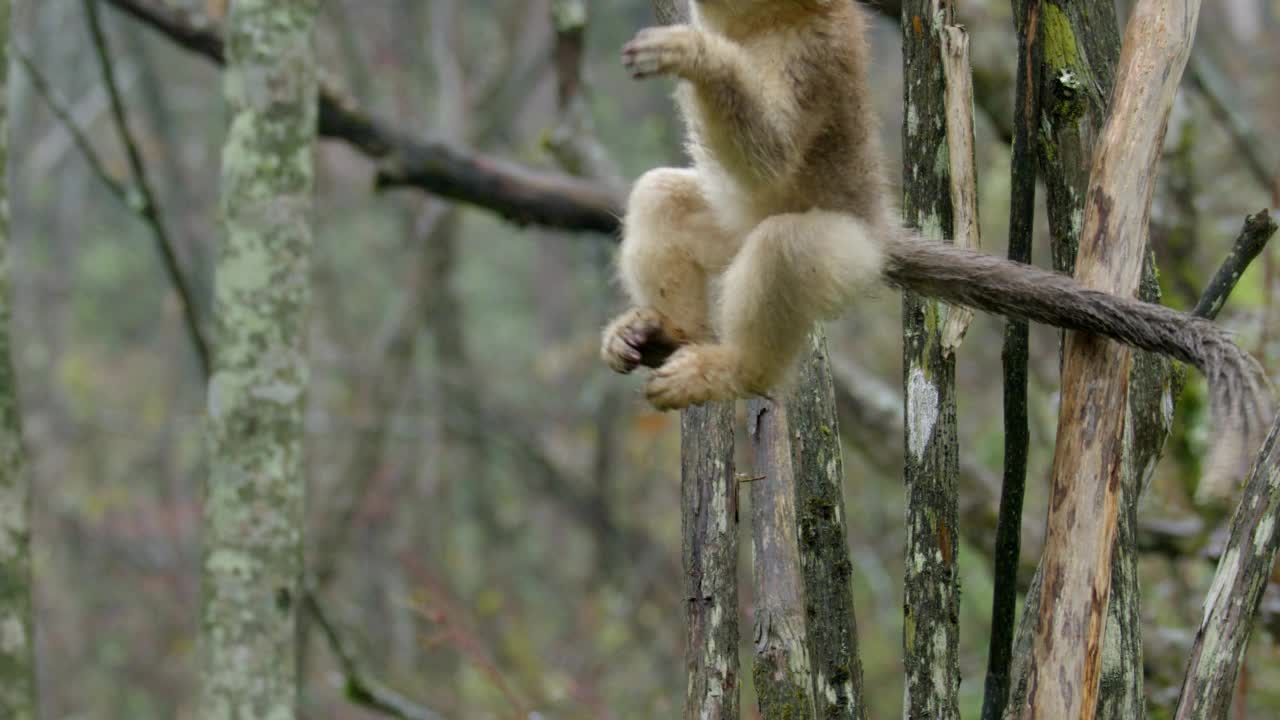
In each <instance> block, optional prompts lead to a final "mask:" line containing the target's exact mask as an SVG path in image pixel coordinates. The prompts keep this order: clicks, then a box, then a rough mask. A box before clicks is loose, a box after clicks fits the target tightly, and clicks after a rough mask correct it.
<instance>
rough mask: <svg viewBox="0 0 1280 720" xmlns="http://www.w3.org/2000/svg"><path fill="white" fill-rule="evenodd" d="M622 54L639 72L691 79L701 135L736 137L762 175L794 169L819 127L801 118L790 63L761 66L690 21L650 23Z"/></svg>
mask: <svg viewBox="0 0 1280 720" xmlns="http://www.w3.org/2000/svg"><path fill="white" fill-rule="evenodd" d="M622 57H623V63H624V64H625V65H626V67H627V69H628V70H629V71H630V72H631V74H632V76H633V77H635V78H637V79H643V78H648V77H654V76H658V75H674V76H676V77H678V78H680V79H682V80H685V81H687V82H688V83H689V86H688V87H686V88H682V89H681V91H682V92H683V93H685V96H684V97H683V98H682V100H683V101H684V102H686V103H692V104H693V105H695V106H696V107H695V108H694V117H695V118H696V119H695V122H698V121H699V120H700V121H701V122H699V125H700V128H699V131H700V133H699V134H701V135H702V136H703V137H702V138H701V141H702V142H706V143H711V144H713V145H715V144H722V143H729V144H732V145H733V146H734V147H733V150H734V152H732V153H731V154H732V156H733V157H736V158H738V159H740V160H741V161H742V162H743V163H744V164H746V165H748V166H749V169H750V170H751V172H752V173H753V174H754V175H756V176H757V177H759V178H761V179H776V178H779V177H785V176H786V175H788V174H790V172H791V171H792V170H794V169H795V167H796V166H797V164H798V163H799V162H800V158H801V156H802V154H803V150H804V148H805V147H806V145H807V144H808V141H809V140H811V139H812V138H811V136H812V134H813V132H812V130H814V129H816V128H817V126H818V123H815V122H814V121H813V119H812V118H809V119H808V120H807V121H805V120H804V119H803V118H802V117H801V114H802V113H801V108H800V102H799V99H798V96H797V90H798V88H796V87H795V86H794V83H793V82H789V81H790V80H792V78H793V77H794V76H793V75H792V74H790V73H788V72H787V68H785V67H781V66H778V67H761V66H760V64H759V62H754V63H753V62H752V60H751V58H750V57H749V56H748V54H747V51H746V50H745V49H744V48H742V47H741V46H740V45H738V44H737V43H736V42H734V41H733V40H730V39H728V38H726V37H723V36H721V35H718V34H715V33H710V32H705V31H703V30H701V29H699V28H696V27H692V26H689V25H673V26H669V27H654V28H646V29H644V30H641V31H640V32H639V33H638V34H637V35H636V36H635V38H634V39H632V40H631V42H629V43H627V45H626V46H625V47H623V50H622ZM777 62H779V63H785V62H787V59H786V58H779V59H778V61H777ZM721 150H723V148H721ZM717 154H718V155H719V156H720V159H721V160H722V161H728V160H730V158H729V157H724V153H717Z"/></svg>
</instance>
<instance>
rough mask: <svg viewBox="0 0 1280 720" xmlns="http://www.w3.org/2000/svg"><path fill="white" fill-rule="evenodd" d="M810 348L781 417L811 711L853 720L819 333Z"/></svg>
mask: <svg viewBox="0 0 1280 720" xmlns="http://www.w3.org/2000/svg"><path fill="white" fill-rule="evenodd" d="M810 342H811V344H812V349H811V350H810V352H809V356H808V357H807V358H805V360H804V361H803V362H802V363H801V364H800V368H799V372H798V373H797V377H796V384H795V386H794V388H793V389H792V390H791V392H790V393H789V395H788V396H787V401H786V412H787V421H788V424H789V426H790V430H791V432H790V436H791V437H790V442H791V464H792V469H793V470H794V472H795V495H796V515H797V522H798V531H799V536H800V572H801V577H802V578H803V580H804V599H805V623H806V627H807V628H808V634H809V662H810V665H811V666H812V668H813V683H814V687H813V699H814V710H815V716H816V717H817V718H819V720H860V719H861V718H863V717H865V716H866V702H865V700H864V698H863V694H862V658H861V656H860V655H859V653H858V624H857V620H856V618H855V615H854V611H853V585H852V584H851V580H852V575H853V564H852V563H851V562H850V560H849V540H848V531H847V529H846V526H845V508H844V458H843V454H842V452H841V447H840V427H839V423H838V420H837V417H836V397H835V384H834V381H833V380H832V377H831V359H830V357H829V356H828V354H827V340H826V335H825V334H824V333H823V332H822V331H821V330H818V331H815V332H814V333H813V334H812V335H811V336H810Z"/></svg>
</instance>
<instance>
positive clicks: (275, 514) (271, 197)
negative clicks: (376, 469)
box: [199, 0, 318, 720]
mask: <svg viewBox="0 0 1280 720" xmlns="http://www.w3.org/2000/svg"><path fill="white" fill-rule="evenodd" d="M317 8H318V0H235V2H233V3H232V5H231V11H230V14H229V16H228V20H227V68H226V76H225V92H226V98H227V103H228V106H229V111H230V113H229V114H230V123H231V124H230V127H229V129H228V134H227V139H226V145H225V147H224V150H223V157H222V208H221V209H222V215H223V221H224V223H225V233H224V237H223V238H222V242H221V244H220V246H219V248H218V260H217V275H216V278H215V307H214V315H215V323H216V328H215V330H216V336H215V337H216V350H215V360H214V373H213V377H212V378H211V380H210V383H209V410H208V412H209V417H208V423H209V444H210V465H211V468H210V477H209V482H208V487H207V490H206V497H205V509H204V528H205V530H204V548H203V568H202V569H203V612H202V618H201V628H200V643H201V658H202V668H201V673H202V675H201V678H200V680H201V683H200V684H201V692H200V700H199V715H200V717H202V718H208V719H210V720H215V719H216V720H222V719H224V718H225V719H227V720H230V719H233V718H234V719H237V720H239V719H241V718H272V719H275V718H279V719H280V720H284V719H286V718H292V717H294V715H295V706H296V695H297V677H296V657H295V653H294V642H295V632H296V628H295V626H296V622H297V614H298V608H299V607H301V603H300V593H299V583H300V579H301V573H302V531H303V497H304V492H303V490H304V481H303V475H302V459H303V437H302V431H303V426H302V419H303V402H304V398H305V394H306V386H307V364H306V357H305V344H304V339H305V335H306V328H307V316H308V312H307V311H308V306H309V304H310V289H309V280H310V278H309V274H310V255H311V248H312V237H311V227H310V224H311V215H312V213H311V209H312V198H311V195H312V189H313V184H314V179H313V176H314V167H313V158H312V154H313V145H314V140H315V130H316V92H317V90H316V88H317V80H316V77H317V75H316V73H317V68H316V64H315V56H314V46H313V37H312V27H313V24H314V20H315V16H316V12H317Z"/></svg>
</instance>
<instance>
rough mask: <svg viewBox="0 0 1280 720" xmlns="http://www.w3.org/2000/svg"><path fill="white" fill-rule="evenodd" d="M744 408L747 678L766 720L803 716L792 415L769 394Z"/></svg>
mask: <svg viewBox="0 0 1280 720" xmlns="http://www.w3.org/2000/svg"><path fill="white" fill-rule="evenodd" d="M747 413H748V418H749V419H748V425H749V427H748V434H749V435H750V436H751V443H752V445H753V447H754V449H755V458H756V461H755V475H756V476H755V477H753V478H752V479H751V483H750V485H751V531H752V538H753V549H754V553H753V558H754V561H755V562H754V564H755V609H756V612H755V663H754V667H753V668H752V671H751V676H752V678H753V679H754V680H755V685H756V696H757V698H758V702H759V705H760V714H761V715H762V716H763V717H764V718H765V719H766V720H784V719H785V718H808V717H811V716H812V715H813V697H812V695H813V678H812V677H811V676H810V673H811V666H810V664H809V647H808V638H807V636H806V634H805V616H804V600H805V598H804V584H803V581H802V580H801V573H800V549H799V546H798V545H797V542H796V507H795V495H796V493H795V482H796V480H795V469H794V467H793V465H792V460H791V445H790V442H789V438H790V437H791V428H790V418H789V417H788V413H787V409H786V407H785V406H779V405H777V404H775V403H773V402H772V401H770V400H752V401H750V402H749V403H748V404H747Z"/></svg>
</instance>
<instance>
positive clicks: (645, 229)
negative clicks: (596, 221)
mask: <svg viewBox="0 0 1280 720" xmlns="http://www.w3.org/2000/svg"><path fill="white" fill-rule="evenodd" d="M734 250H736V248H735V247H733V243H732V241H731V239H730V238H729V237H728V236H727V234H726V233H725V232H724V231H723V230H721V229H720V227H719V226H718V225H717V223H716V222H715V219H714V217H713V215H712V212H711V208H710V206H709V205H708V203H707V200H706V196H705V195H704V194H703V192H702V189H701V187H700V186H699V184H698V175H697V173H696V172H695V171H693V170H677V169H672V168H662V169H658V170H653V171H650V172H648V173H645V174H644V175H643V176H641V177H640V179H639V180H638V181H636V185H635V188H634V189H633V190H632V191H631V197H630V198H629V199H628V201H627V215H626V219H625V220H624V222H623V237H622V249H621V252H620V254H619V259H618V265H619V267H618V269H619V274H620V276H621V278H622V282H623V285H624V287H625V288H626V291H627V294H628V295H629V296H630V297H631V301H632V304H633V305H634V307H633V308H631V309H630V310H628V311H627V312H625V313H623V314H622V315H620V316H619V317H618V318H617V319H615V320H614V321H613V322H612V323H610V324H609V326H608V327H607V328H606V329H605V331H604V337H603V340H602V343H601V355H602V356H603V357H604V360H605V362H606V363H608V365H609V367H611V368H613V369H614V370H615V371H617V372H621V373H627V372H631V371H632V370H634V369H635V368H636V366H637V365H649V366H651V367H656V366H658V365H660V364H662V362H663V361H664V360H666V359H667V357H669V356H670V355H671V353H672V352H674V351H675V350H676V348H677V347H679V346H680V345H683V344H685V343H688V342H695V341H698V340H704V339H707V338H709V337H710V335H711V323H710V306H709V299H708V292H707V284H708V272H709V271H712V270H715V269H718V268H722V267H724V265H726V264H728V262H729V260H730V258H732V256H733V252H734Z"/></svg>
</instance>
